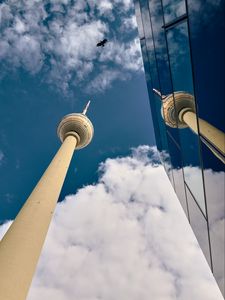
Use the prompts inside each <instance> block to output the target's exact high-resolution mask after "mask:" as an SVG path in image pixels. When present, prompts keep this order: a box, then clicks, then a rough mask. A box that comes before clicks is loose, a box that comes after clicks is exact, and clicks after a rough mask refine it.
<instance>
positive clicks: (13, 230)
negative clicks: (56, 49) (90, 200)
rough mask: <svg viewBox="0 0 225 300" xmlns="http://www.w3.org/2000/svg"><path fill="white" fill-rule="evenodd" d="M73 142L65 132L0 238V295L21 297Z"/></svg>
mask: <svg viewBox="0 0 225 300" xmlns="http://www.w3.org/2000/svg"><path fill="white" fill-rule="evenodd" d="M76 145H77V139H76V138H75V136H72V135H68V136H67V137H66V138H65V140H64V142H63V144H62V146H61V147H60V149H59V150H58V152H57V154H56V155H55V157H54V158H53V160H52V162H51V163H50V165H49V167H48V168H47V170H46V171H45V173H44V175H43V176H42V177H41V179H40V181H39V182H38V184H37V185H36V187H35V188H34V190H33V192H32V193H31V195H30V197H29V198H28V199H27V201H26V202H25V204H24V206H23V207H22V209H21V210H20V212H19V214H18V215H17V217H16V219H15V221H14V222H13V224H12V225H11V227H10V228H9V230H8V231H7V233H6V234H5V236H4V237H3V239H2V240H1V242H0V299H1V300H24V299H26V295H27V292H28V289H29V286H30V284H31V281H32V277H33V274H34V271H35V268H36V265H37V262H38V258H39V256H40V253H41V248H42V246H43V243H44V240H45V237H46V234H47V231H48V227H49V224H50V221H51V218H52V215H53V211H54V209H55V206H56V203H57V201H58V197H59V194H60V191H61V188H62V185H63V182H64V179H65V176H66V173H67V170H68V168H69V164H70V161H71V158H72V155H73V152H74V150H75V148H76Z"/></svg>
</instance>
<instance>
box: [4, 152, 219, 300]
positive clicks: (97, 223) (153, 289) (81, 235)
mask: <svg viewBox="0 0 225 300" xmlns="http://www.w3.org/2000/svg"><path fill="white" fill-rule="evenodd" d="M99 172H100V176H99V180H98V182H97V183H96V184H93V185H89V186H86V187H84V188H82V189H80V190H79V191H78V193H77V194H76V195H70V196H67V197H66V199H65V200H64V201H63V202H61V203H59V204H58V205H57V208H56V212H55V215H54V217H53V220H52V223H51V226H50V230H49V233H48V236H47V240H46V243H45V245H44V249H43V252H42V255H41V258H40V261H39V264H38V268H37V272H36V275H35V277H34V280H33V283H32V286H31V289H30V292H29V295H28V300H39V299H43V300H44V299H46V300H47V299H51V298H52V299H55V300H69V299H79V300H97V299H98V300H99V299H104V300H115V299H123V300H140V299H142V300H149V299H154V300H172V299H173V300H175V299H176V300H177V299H178V300H187V299H204V300H213V299H215V300H220V299H221V300H222V299H223V298H222V296H221V295H220V292H219V290H218V288H217V286H216V284H215V281H214V279H213V277H212V275H211V273H210V271H209V267H208V265H207V263H206V261H205V258H204V257H203V255H202V253H201V251H200V249H199V246H198V244H197V242H196V239H195V238H194V237H193V233H192V231H191V229H190V227H189V224H188V222H187V220H186V217H185V215H184V213H183V211H182V209H181V207H180V205H179V202H178V200H177V198H176V196H175V194H174V192H173V189H172V187H171V185H170V182H169V181H168V178H167V177H166V175H165V172H164V169H163V167H162V166H161V165H159V164H158V158H157V155H156V150H155V149H154V148H150V147H148V146H141V147H139V148H137V149H133V152H132V155H131V156H128V157H122V158H116V159H107V160H106V161H105V162H104V163H102V164H101V165H100V168H99ZM177 225H179V226H177ZM7 226H8V225H7V224H4V225H3V226H0V231H1V232H2V234H3V231H5V230H6V227H7Z"/></svg>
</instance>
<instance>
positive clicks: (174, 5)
mask: <svg viewBox="0 0 225 300" xmlns="http://www.w3.org/2000/svg"><path fill="white" fill-rule="evenodd" d="M162 3H163V9H164V18H165V22H166V23H168V22H171V21H173V20H174V19H176V18H178V17H180V16H182V15H183V14H185V12H186V8H185V1H184V0H163V1H162Z"/></svg>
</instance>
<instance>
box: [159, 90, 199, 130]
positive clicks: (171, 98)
mask: <svg viewBox="0 0 225 300" xmlns="http://www.w3.org/2000/svg"><path fill="white" fill-rule="evenodd" d="M174 103H175V105H174ZM185 111H193V112H195V102H194V97H193V96H192V95H191V94H188V93H185V92H175V93H173V94H169V95H168V96H166V98H164V99H163V100H162V108H161V114H162V117H163V119H164V121H165V123H166V125H168V126H170V127H173V128H175V127H177V124H178V128H185V127H187V125H186V124H185V122H184V121H183V119H182V115H183V113H182V112H185Z"/></svg>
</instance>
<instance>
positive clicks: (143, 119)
mask: <svg viewBox="0 0 225 300" xmlns="http://www.w3.org/2000/svg"><path fill="white" fill-rule="evenodd" d="M0 21H1V40H0V67H1V75H0V97H1V104H0V177H1V186H0V199H1V210H0V222H1V223H5V222H6V221H7V220H11V219H13V218H15V216H16V214H17V212H18V211H19V209H20V207H21V206H22V204H23V203H24V201H25V200H26V198H27V197H28V195H29V194H30V192H31V191H32V189H33V187H34V186H35V184H36V183H37V181H38V179H39V178H40V176H41V175H42V173H43V172H44V170H45V169H46V167H47V165H48V164H49V162H50V160H51V158H52V157H53V155H54V154H55V152H56V151H57V149H58V148H59V146H60V141H59V140H58V138H57V136H56V128H57V125H58V123H59V121H60V119H61V118H62V117H63V116H64V115H65V114H67V113H71V112H73V111H78V112H79V111H81V110H82V108H83V107H84V105H85V103H86V102H87V100H89V99H91V100H92V103H91V106H90V109H89V112H88V116H89V117H90V119H91V120H92V122H93V125H94V128H95V135H94V139H93V141H92V143H91V144H90V145H89V146H88V147H87V148H85V149H83V150H81V151H78V152H76V153H75V155H74V158H73V160H72V163H71V166H70V169H69V172H68V175H67V177H66V180H65V184H64V187H63V190H62V193H61V196H60V201H62V200H63V201H62V202H60V204H58V205H57V209H56V214H55V217H54V219H53V222H52V225H51V228H50V232H49V235H48V238H47V241H46V245H45V248H44V250H43V255H42V256H41V260H40V263H39V265H38V270H37V273H36V275H35V278H34V282H33V285H32V287H31V290H30V293H29V297H28V298H29V300H35V299H49V298H50V297H53V298H54V299H56V300H66V299H75V298H77V299H79V300H91V299H96V300H97V299H105V300H110V299H113V300H114V299H121V300H128V299H129V300H130V299H131V300H136V299H137V300H139V299H143V300H145V299H149V295H151V297H152V299H155V300H158V299H160V300H164V299H166V300H172V299H180V300H186V299H204V300H211V299H215V300H216V299H220V294H219V291H218V289H217V287H216V285H215V283H214V281H213V278H212V275H211V273H210V272H209V268H208V266H207V264H206V262H205V259H204V258H203V256H202V254H201V252H200V250H199V247H198V245H197V242H196V240H195V238H194V237H193V234H192V232H191V230H190V228H189V227H188V223H187V221H186V219H185V216H184V214H183V212H182V210H181V208H180V206H179V204H178V200H177V199H176V197H175V194H174V192H173V190H172V188H171V186H170V183H169V181H168V179H167V177H166V175H165V173H164V171H163V168H162V167H161V166H160V165H159V163H158V159H157V155H156V152H155V148H154V147H153V148H152V147H150V146H154V144H155V141H154V134H153V127H152V123H151V115H150V108H149V103H148V96H147V90H146V83H145V78H144V73H143V66H142V58H141V54H140V46H139V42H138V37H137V28H136V21H135V16H134V9H133V4H132V1H130V0H113V1H108V0H99V1H96V2H95V1H89V0H88V1H81V0H77V1H67V0H64V1H57V0H55V1H50V2H48V1H26V2H25V3H24V2H23V1H16V2H14V1H10V0H9V1H6V2H4V1H3V2H1V4H0ZM105 37H106V38H107V39H108V40H109V42H108V43H107V45H106V46H105V47H104V48H97V47H96V43H97V42H98V41H99V40H101V39H103V38H105ZM141 145H147V146H141ZM131 148H133V150H131ZM104 161H105V162H104ZM68 195H70V196H68ZM65 197H66V200H65ZM105 216H107V217H105ZM177 220H179V223H180V227H179V228H177V226H176V224H177ZM8 225H9V223H5V224H3V225H2V226H1V227H0V230H1V231H2V232H4V231H5V229H6V227H7V226H8ZM184 233H185V234H184ZM184 236H185V238H184ZM178 237H179V238H178ZM183 257H186V258H187V259H186V260H185V261H184V260H183ZM199 262H200V264H198V263H199ZM55 270H56V271H57V272H56V271H55ZM55 274H57V276H55ZM76 282H77V284H76ZM151 283H152V284H151ZM99 287H104V288H101V289H100V288H99ZM213 297H214V298H213Z"/></svg>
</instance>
